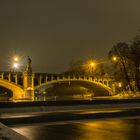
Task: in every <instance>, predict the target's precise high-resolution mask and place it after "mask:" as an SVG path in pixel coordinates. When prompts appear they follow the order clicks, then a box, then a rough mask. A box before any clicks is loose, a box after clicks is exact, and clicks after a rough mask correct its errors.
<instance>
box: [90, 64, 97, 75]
mask: <svg viewBox="0 0 140 140" xmlns="http://www.w3.org/2000/svg"><path fill="white" fill-rule="evenodd" d="M95 66H96V63H95V62H94V61H91V62H90V63H89V70H90V71H91V72H90V73H91V74H93V69H95Z"/></svg>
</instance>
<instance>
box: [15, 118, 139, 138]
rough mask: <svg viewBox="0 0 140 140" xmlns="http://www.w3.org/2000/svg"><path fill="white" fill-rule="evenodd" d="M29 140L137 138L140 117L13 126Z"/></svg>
mask: <svg viewBox="0 0 140 140" xmlns="http://www.w3.org/2000/svg"><path fill="white" fill-rule="evenodd" d="M13 129H14V130H16V131H17V132H19V133H21V134H23V135H25V136H26V137H28V138H30V139H31V140H38V139H41V140H58V139H63V140H139V139H140V119H126V120H104V121H91V122H86V123H77V124H61V125H46V124H40V125H30V126H17V127H13Z"/></svg>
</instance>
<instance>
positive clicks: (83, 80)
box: [35, 79, 112, 95]
mask: <svg viewBox="0 0 140 140" xmlns="http://www.w3.org/2000/svg"><path fill="white" fill-rule="evenodd" d="M74 81H75V82H78V81H79V82H80V81H81V82H88V83H91V84H93V86H94V85H96V86H98V87H100V88H102V89H103V90H105V91H107V92H108V94H109V95H112V89H111V88H110V87H109V86H107V85H105V84H102V83H101V82H97V81H89V80H85V79H77V80H76V79H63V80H53V81H48V82H46V83H43V84H41V85H38V86H36V87H35V90H37V89H40V88H42V87H45V86H48V85H51V84H55V83H60V82H74Z"/></svg>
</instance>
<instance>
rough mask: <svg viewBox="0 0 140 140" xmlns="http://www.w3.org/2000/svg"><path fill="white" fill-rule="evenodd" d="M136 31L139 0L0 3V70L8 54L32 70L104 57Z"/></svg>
mask: <svg viewBox="0 0 140 140" xmlns="http://www.w3.org/2000/svg"><path fill="white" fill-rule="evenodd" d="M139 29H140V0H0V71H1V70H8V68H9V67H8V63H9V61H10V60H9V59H10V58H12V56H13V55H14V53H16V54H18V55H19V56H22V57H23V58H24V57H26V56H28V55H29V56H30V57H31V59H32V66H33V70H34V71H35V72H63V71H65V70H66V69H67V68H68V65H69V63H70V62H72V61H77V60H84V59H88V58H103V59H104V58H106V57H107V53H108V51H109V50H110V48H111V47H112V46H113V45H114V44H116V43H117V42H120V41H126V42H129V41H130V40H131V39H132V38H133V37H134V36H135V35H136V34H138V33H139V32H138V30H139Z"/></svg>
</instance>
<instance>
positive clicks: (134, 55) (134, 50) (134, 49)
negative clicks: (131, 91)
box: [130, 36, 140, 91]
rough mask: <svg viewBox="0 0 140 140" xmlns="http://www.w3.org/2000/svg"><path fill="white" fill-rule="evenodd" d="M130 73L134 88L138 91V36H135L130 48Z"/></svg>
mask: <svg viewBox="0 0 140 140" xmlns="http://www.w3.org/2000/svg"><path fill="white" fill-rule="evenodd" d="M130 60H131V65H132V67H131V73H133V76H134V81H135V88H136V90H138V91H140V36H136V37H135V38H134V39H133V41H132V44H131V46H130Z"/></svg>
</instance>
